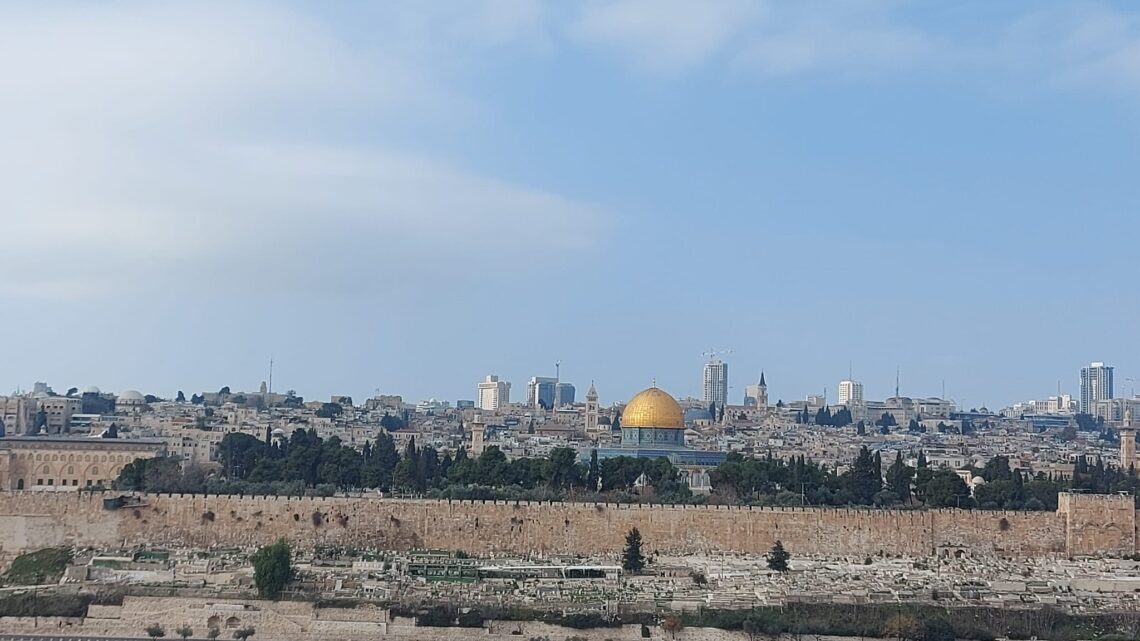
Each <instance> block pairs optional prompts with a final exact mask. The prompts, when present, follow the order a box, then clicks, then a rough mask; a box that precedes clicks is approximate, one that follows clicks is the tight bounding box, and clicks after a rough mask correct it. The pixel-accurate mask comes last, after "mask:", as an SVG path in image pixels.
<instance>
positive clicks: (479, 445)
mask: <svg viewBox="0 0 1140 641" xmlns="http://www.w3.org/2000/svg"><path fill="white" fill-rule="evenodd" d="M484 429H485V427H484V425H483V417H482V416H481V415H479V414H476V415H475V420H473V421H471V456H474V457H476V458H478V456H479V455H480V454H482V453H483V449H484V445H485V444H484V442H483V435H484Z"/></svg>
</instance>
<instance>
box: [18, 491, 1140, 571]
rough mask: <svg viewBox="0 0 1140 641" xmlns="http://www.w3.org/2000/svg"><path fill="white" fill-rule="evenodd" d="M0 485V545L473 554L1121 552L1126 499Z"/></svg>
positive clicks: (1128, 532)
mask: <svg viewBox="0 0 1140 641" xmlns="http://www.w3.org/2000/svg"><path fill="white" fill-rule="evenodd" d="M103 498H104V495H100V494H86V493H75V492H67V493H64V492H0V556H3V557H5V558H8V559H10V558H12V557H13V556H15V555H16V554H19V553H20V552H23V551H27V550H31V549H38V548H42V547H47V546H54V545H78V546H90V547H96V548H102V549H114V548H132V547H136V546H151V547H210V546H254V545H260V544H265V543H269V542H272V541H273V540H275V539H277V538H279V537H284V538H286V539H288V540H290V541H291V542H293V544H294V545H297V546H300V547H312V546H314V545H317V544H328V545H343V546H351V547H359V548H380V549H394V550H407V549H416V548H435V549H449V550H463V551H465V552H468V553H473V554H496V553H500V554H525V553H548V554H567V553H573V554H583V555H613V554H617V553H618V552H620V550H621V548H622V546H623V544H624V536H625V533H626V532H628V531H629V529H630V528H632V527H637V528H638V529H639V530H640V531H641V532H642V536H643V539H644V541H645V546H646V549H647V550H649V551H654V550H656V551H660V552H662V553H671V554H685V553H696V552H742V553H764V552H766V551H767V550H768V549H769V548H770V547H771V546H772V544H773V542H774V541H776V540H777V539H779V540H782V541H783V542H784V544H785V545H786V546H787V547H788V548H789V550H790V551H791V552H792V554H793V555H812V554H818V555H829V556H855V557H858V556H865V555H871V554H876V553H878V552H880V551H882V552H887V553H891V554H903V555H908V556H925V555H931V554H952V553H955V552H957V551H958V550H963V551H964V552H965V553H968V554H971V555H974V556H1051V555H1070V556H1072V555H1096V554H1111V555H1120V554H1125V553H1128V554H1131V553H1133V552H1134V551H1135V550H1136V539H1137V535H1136V527H1137V519H1136V511H1135V509H1134V507H1133V504H1132V498H1131V497H1121V496H1087V495H1066V496H1063V497H1062V501H1061V504H1060V508H1059V509H1058V511H1057V512H989V511H969V510H859V509H828V508H778V509H773V508H747V507H726V506H719V507H718V506H638V505H615V504H590V503H553V504H552V503H531V502H514V501H497V502H496V501H488V502H480V501H474V502H472V501H450V502H448V501H436V500H394V499H376V498H359V497H357V498H352V497H334V498H287V497H232V496H201V495H185V496H180V495H143V496H141V497H140V498H141V501H142V504H141V505H139V506H137V507H125V508H120V509H117V510H108V509H104V506H103Z"/></svg>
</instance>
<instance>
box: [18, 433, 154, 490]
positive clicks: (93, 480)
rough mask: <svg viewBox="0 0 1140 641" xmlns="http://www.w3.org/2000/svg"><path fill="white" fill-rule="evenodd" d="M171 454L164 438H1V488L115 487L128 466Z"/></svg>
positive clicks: (62, 488) (63, 488)
mask: <svg viewBox="0 0 1140 641" xmlns="http://www.w3.org/2000/svg"><path fill="white" fill-rule="evenodd" d="M165 453H166V447H165V445H164V444H163V442H162V441H161V440H158V439H112V438H65V437H8V438H0V488H2V489H4V490H24V489H44V490H47V489H51V490H78V489H80V488H84V487H92V486H104V487H110V485H111V481H113V480H115V478H117V477H118V476H119V472H121V471H122V469H123V466H124V465H126V464H127V463H130V462H131V461H134V460H135V459H139V458H154V457H157V456H163V455H165Z"/></svg>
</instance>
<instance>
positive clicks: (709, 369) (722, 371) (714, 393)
mask: <svg viewBox="0 0 1140 641" xmlns="http://www.w3.org/2000/svg"><path fill="white" fill-rule="evenodd" d="M704 400H705V402H706V403H716V404H717V406H718V407H724V406H725V405H727V404H728V363H725V362H724V361H722V360H720V359H719V358H716V357H715V356H714V357H713V358H712V360H710V361H709V362H707V363H705V394H704Z"/></svg>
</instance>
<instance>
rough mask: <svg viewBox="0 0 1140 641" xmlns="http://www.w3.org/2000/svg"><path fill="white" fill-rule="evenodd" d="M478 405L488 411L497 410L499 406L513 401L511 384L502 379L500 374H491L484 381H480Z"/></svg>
mask: <svg viewBox="0 0 1140 641" xmlns="http://www.w3.org/2000/svg"><path fill="white" fill-rule="evenodd" d="M478 394H479V395H478V396H477V399H478V400H477V401H476V405H477V406H478V408H479V409H481V410H483V411H486V412H497V411H499V408H500V407H502V406H504V405H506V404H507V403H510V402H511V384H510V383H508V382H507V381H500V380H499V377H498V376H495V375H494V374H490V375H488V376H487V378H486V379H484V380H483V382H482V383H479V389H478Z"/></svg>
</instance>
